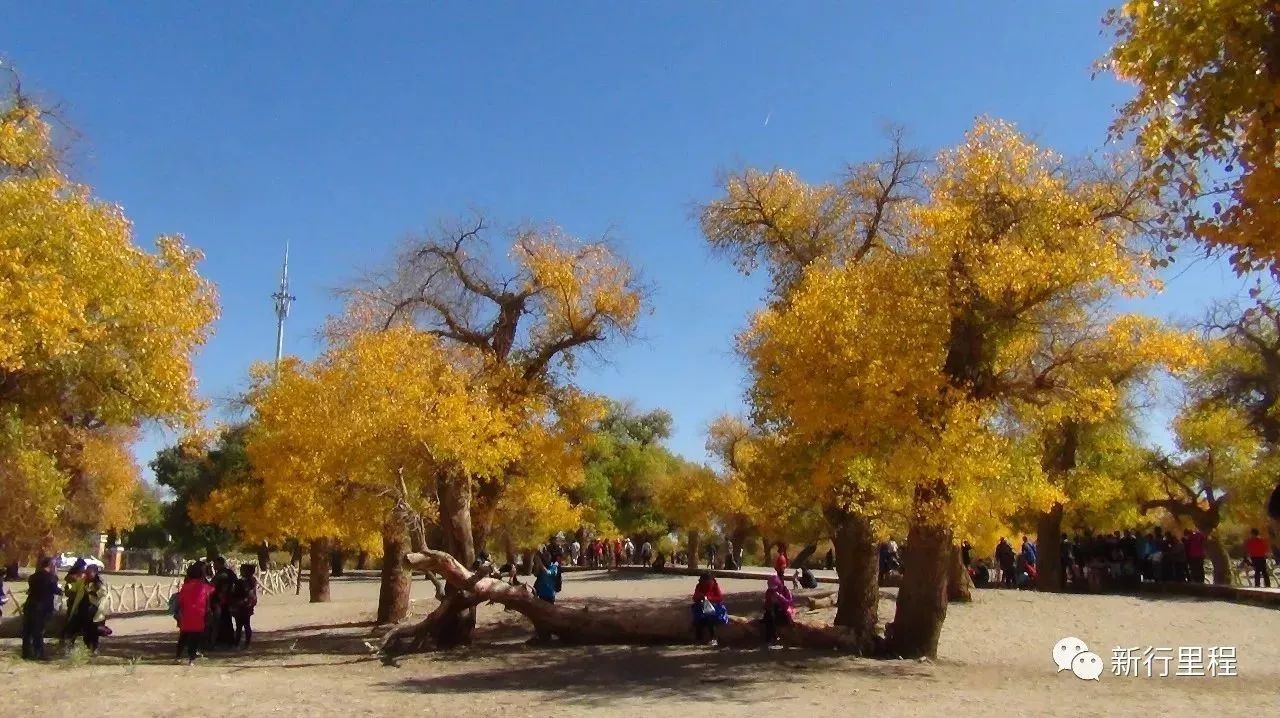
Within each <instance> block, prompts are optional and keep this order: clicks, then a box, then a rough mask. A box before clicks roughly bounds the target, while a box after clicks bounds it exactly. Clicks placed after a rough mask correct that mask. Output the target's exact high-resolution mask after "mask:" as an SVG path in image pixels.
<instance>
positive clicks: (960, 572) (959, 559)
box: [947, 542, 973, 603]
mask: <svg viewBox="0 0 1280 718" xmlns="http://www.w3.org/2000/svg"><path fill="white" fill-rule="evenodd" d="M947 600H948V601H950V602H952V603H970V602H971V601H973V579H972V578H970V576H969V570H968V569H967V568H965V566H964V556H963V555H961V553H960V545H959V544H957V543H954V542H953V543H952V544H951V569H950V573H948V574H947Z"/></svg>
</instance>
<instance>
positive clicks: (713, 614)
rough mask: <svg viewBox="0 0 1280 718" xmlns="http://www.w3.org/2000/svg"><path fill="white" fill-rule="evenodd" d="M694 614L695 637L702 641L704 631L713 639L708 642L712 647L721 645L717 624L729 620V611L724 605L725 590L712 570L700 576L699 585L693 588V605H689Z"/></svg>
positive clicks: (696, 639)
mask: <svg viewBox="0 0 1280 718" xmlns="http://www.w3.org/2000/svg"><path fill="white" fill-rule="evenodd" d="M689 610H690V612H691V613H692V614H693V638H694V640H695V641H697V642H698V643H702V636H703V634H704V633H706V635H707V636H708V637H709V638H710V639H711V642H710V643H709V644H708V645H710V646H711V647H712V648H714V647H716V646H718V645H720V643H719V641H717V640H716V626H719V625H723V624H726V623H728V622H729V612H728V611H727V610H726V609H725V607H724V592H722V591H721V590H720V584H719V583H717V582H716V579H715V576H713V575H711V572H710V571H705V572H703V574H702V575H701V576H699V577H698V585H697V586H695V587H694V589H693V605H691V606H690V607H689Z"/></svg>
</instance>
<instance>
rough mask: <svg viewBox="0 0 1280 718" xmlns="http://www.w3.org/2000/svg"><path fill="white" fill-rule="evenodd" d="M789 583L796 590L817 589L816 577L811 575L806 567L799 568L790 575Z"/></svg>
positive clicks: (811, 572)
mask: <svg viewBox="0 0 1280 718" xmlns="http://www.w3.org/2000/svg"><path fill="white" fill-rule="evenodd" d="M791 583H792V585H793V586H795V587H796V588H817V587H818V577H817V576H814V575H813V571H810V570H809V567H808V566H801V567H800V568H797V569H796V571H795V573H794V574H792V575H791Z"/></svg>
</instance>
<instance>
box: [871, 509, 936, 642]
mask: <svg viewBox="0 0 1280 718" xmlns="http://www.w3.org/2000/svg"><path fill="white" fill-rule="evenodd" d="M907 546H908V550H907V555H906V561H905V563H904V565H903V567H902V587H901V588H900V589H898V608H897V611H896V612H895V613H894V615H893V624H892V625H891V629H890V630H889V631H888V633H889V635H888V636H887V638H888V640H889V652H890V653H891V654H892V655H896V656H900V657H902V658H922V657H926V656H927V657H929V658H935V657H937V655H938V639H939V638H940V637H941V636H942V624H943V622H944V621H946V619H947V575H948V574H949V573H950V570H949V569H950V565H951V529H948V528H943V527H941V526H933V525H929V524H925V523H924V522H922V521H919V520H917V521H915V522H913V523H912V524H911V529H910V531H909V532H908V533H907Z"/></svg>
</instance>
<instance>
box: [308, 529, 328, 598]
mask: <svg viewBox="0 0 1280 718" xmlns="http://www.w3.org/2000/svg"><path fill="white" fill-rule="evenodd" d="M307 586H308V589H309V590H310V592H311V603H325V602H327V601H328V600H329V539H325V538H321V539H314V540H312V542H311V578H310V581H309V582H308V584H307Z"/></svg>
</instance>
